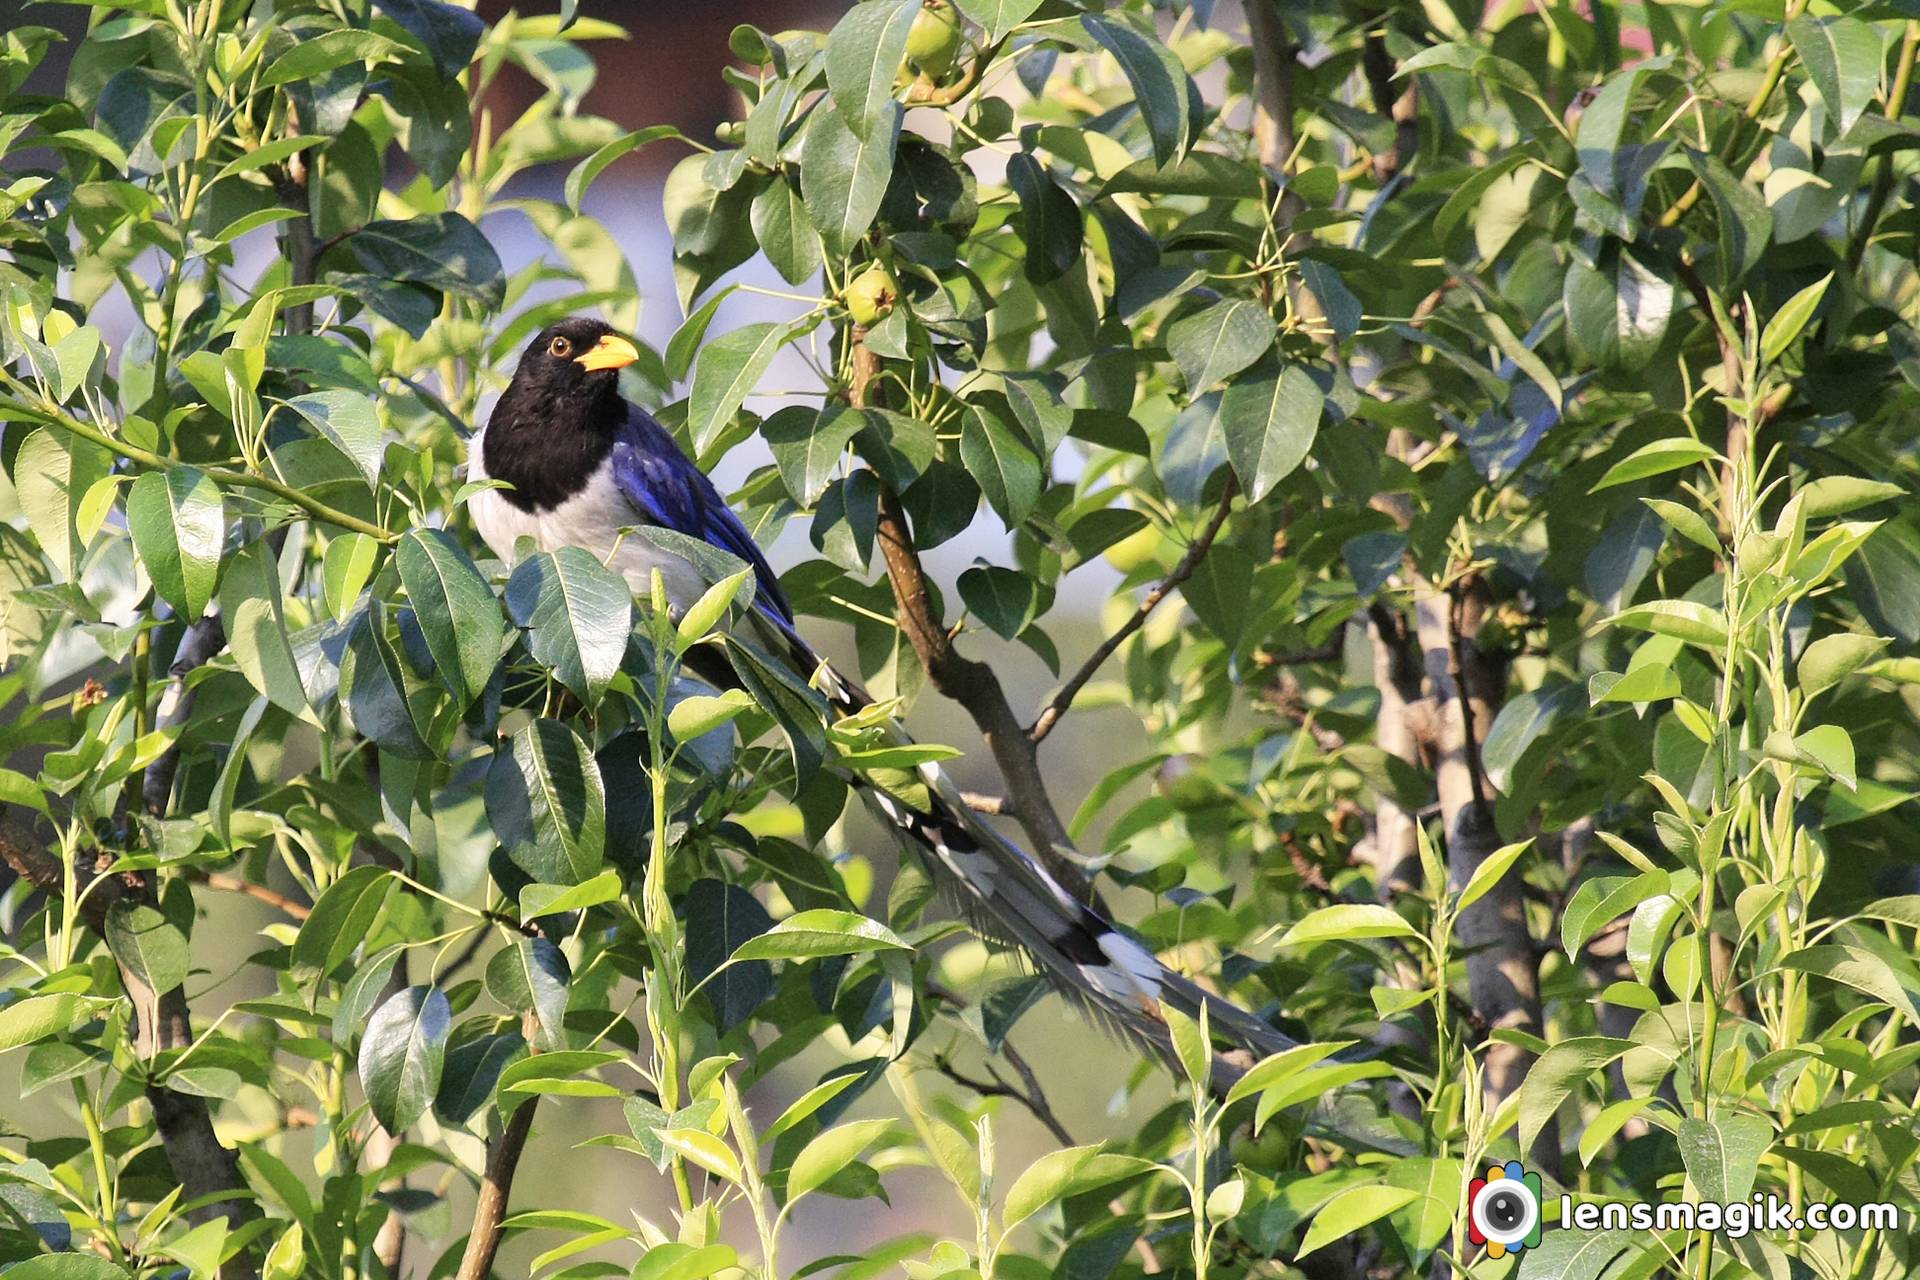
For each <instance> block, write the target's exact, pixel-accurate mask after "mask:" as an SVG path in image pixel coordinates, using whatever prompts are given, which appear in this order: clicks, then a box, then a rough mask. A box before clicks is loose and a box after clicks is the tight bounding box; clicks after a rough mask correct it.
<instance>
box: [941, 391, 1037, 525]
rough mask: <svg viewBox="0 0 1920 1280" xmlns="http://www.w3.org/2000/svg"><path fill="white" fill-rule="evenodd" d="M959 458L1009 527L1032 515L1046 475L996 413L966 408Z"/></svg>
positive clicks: (1032, 453) (989, 502) (976, 406)
mask: <svg viewBox="0 0 1920 1280" xmlns="http://www.w3.org/2000/svg"><path fill="white" fill-rule="evenodd" d="M960 458H961V461H962V462H964V463H965V464H966V467H967V470H968V471H969V472H971V473H972V475H973V478H974V480H975V481H976V482H978V483H979V485H980V492H981V493H983V494H985V495H986V499H987V502H988V504H989V505H991V506H992V507H993V509H994V511H996V512H997V513H999V516H1000V518H1001V519H1002V520H1004V521H1006V523H1007V527H1008V528H1010V529H1011V528H1014V527H1015V526H1017V525H1019V524H1020V522H1021V521H1023V520H1025V519H1026V518H1027V516H1028V515H1029V514H1031V513H1032V511H1033V509H1034V507H1035V506H1036V505H1037V504H1038V503H1039V501H1040V492H1041V489H1042V488H1043V486H1044V485H1045V476H1044V474H1043V468H1042V465H1041V462H1040V459H1039V458H1038V457H1036V456H1035V455H1034V452H1033V450H1032V449H1031V448H1029V447H1028V445H1027V443H1026V441H1024V440H1022V439H1021V438H1020V437H1019V436H1018V435H1016V434H1015V433H1014V431H1013V429H1012V428H1011V427H1009V426H1008V425H1007V424H1006V423H1005V422H1004V421H1003V420H1002V419H1001V418H1000V416H999V415H998V414H995V413H991V412H988V411H987V410H984V409H982V408H980V407H979V406H978V405H969V406H968V407H967V412H966V417H965V419H964V420H963V425H962V426H961V428H960Z"/></svg>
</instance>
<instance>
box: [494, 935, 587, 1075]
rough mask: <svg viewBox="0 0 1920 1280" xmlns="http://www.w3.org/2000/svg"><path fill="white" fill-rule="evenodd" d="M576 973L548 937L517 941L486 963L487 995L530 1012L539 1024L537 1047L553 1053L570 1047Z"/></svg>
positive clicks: (517, 939)
mask: <svg viewBox="0 0 1920 1280" xmlns="http://www.w3.org/2000/svg"><path fill="white" fill-rule="evenodd" d="M572 981H573V970H572V968H571V966H569V965H568V964H567V958H566V956H565V955H563V954H561V951H560V948H558V947H556V946H554V945H553V943H551V942H549V941H548V940H547V939H545V938H526V937H519V938H515V939H514V940H513V941H512V943H510V944H509V945H508V946H506V947H504V948H502V949H501V950H500V951H498V952H496V953H495V954H494V957H493V959H491V960H489V961H488V962H487V972H486V987H487V994H488V995H490V996H492V997H493V998H494V999H495V1000H498V1001H499V1002H500V1003H501V1004H503V1005H505V1006H506V1007H507V1008H509V1009H511V1010H513V1011H514V1012H515V1013H531V1014H533V1015H534V1017H535V1020H536V1021H538V1023H539V1025H540V1030H539V1033H538V1034H537V1035H536V1036H535V1037H534V1047H535V1048H536V1049H538V1050H539V1051H540V1052H542V1053H551V1052H553V1051H555V1050H558V1049H564V1048H566V1047H567V1033H566V1027H565V1023H566V1016H567V987H568V984H570V983H571V982H572Z"/></svg>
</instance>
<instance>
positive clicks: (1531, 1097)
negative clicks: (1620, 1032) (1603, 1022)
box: [1519, 1036, 1633, 1151]
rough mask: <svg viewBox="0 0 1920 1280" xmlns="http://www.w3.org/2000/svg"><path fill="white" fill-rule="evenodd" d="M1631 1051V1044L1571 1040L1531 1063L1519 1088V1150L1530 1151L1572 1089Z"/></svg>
mask: <svg viewBox="0 0 1920 1280" xmlns="http://www.w3.org/2000/svg"><path fill="white" fill-rule="evenodd" d="M1631 1048H1633V1041H1631V1040H1614V1039H1611V1038H1609V1037H1607V1036H1574V1037H1572V1038H1571V1039H1567V1040H1562V1041H1560V1043H1558V1044H1556V1045H1553V1046H1552V1047H1551V1048H1549V1049H1548V1050H1547V1051H1546V1052H1545V1053H1543V1054H1541V1055H1540V1056H1539V1057H1538V1058H1537V1059H1535V1060H1534V1064H1533V1066H1532V1067H1531V1068H1529V1069H1528V1071H1527V1078H1526V1081H1525V1082H1524V1083H1523V1084H1521V1086H1520V1094H1519V1097H1520V1149H1521V1150H1522V1151H1531V1150H1532V1149H1533V1141H1534V1139H1535V1138H1537V1137H1539V1136H1540V1131H1541V1130H1542V1129H1544V1128H1545V1127H1546V1125H1547V1122H1548V1121H1549V1120H1551V1119H1553V1114H1554V1112H1556V1111H1558V1110H1559V1109H1560V1104H1561V1103H1563V1102H1565V1101H1566V1100H1567V1098H1568V1096H1569V1095H1570V1094H1572V1093H1573V1091H1574V1089H1575V1088H1576V1087H1577V1086H1578V1085H1579V1084H1580V1083H1581V1082H1582V1081H1584V1080H1585V1079H1587V1077H1588V1076H1590V1075H1592V1074H1593V1073H1594V1072H1595V1071H1598V1070H1599V1069H1600V1068H1602V1067H1604V1066H1606V1065H1607V1064H1608V1063H1610V1062H1612V1061H1613V1060H1614V1059H1615V1058H1618V1057H1619V1056H1620V1055H1621V1054H1623V1053H1625V1052H1626V1051H1627V1050H1629V1049H1631Z"/></svg>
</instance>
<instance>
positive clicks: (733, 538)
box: [608, 404, 799, 641]
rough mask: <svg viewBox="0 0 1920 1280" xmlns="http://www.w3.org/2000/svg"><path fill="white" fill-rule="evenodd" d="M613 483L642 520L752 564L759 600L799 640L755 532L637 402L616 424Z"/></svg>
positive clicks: (758, 604) (788, 606) (790, 611)
mask: <svg viewBox="0 0 1920 1280" xmlns="http://www.w3.org/2000/svg"><path fill="white" fill-rule="evenodd" d="M608 461H609V463H610V464H611V466H612V467H613V478H614V483H615V484H617V485H618V486H619V488H620V492H621V493H622V494H623V495H625V497H626V499H627V501H628V502H631V503H632V504H633V507H634V510H635V511H637V512H639V514H640V516H641V521H640V522H641V523H644V524H651V525H658V526H660V527H661V528H663V529H672V530H673V531H674V532H675V533H684V534H686V535H687V536H688V537H690V538H698V539H700V540H701V541H702V542H706V543H709V544H711V545H713V546H715V547H718V548H720V550H722V551H725V552H727V553H728V554H730V555H735V556H738V557H739V558H740V559H742V560H745V561H746V562H747V563H748V564H750V565H752V566H753V576H754V580H755V584H754V585H755V587H756V590H755V592H754V605H755V606H756V607H757V608H759V609H760V610H761V611H762V612H763V613H765V614H766V615H767V616H768V617H769V618H770V619H772V620H773V621H774V622H775V623H776V624H777V625H778V626H779V629H780V630H781V631H782V632H784V633H785V634H786V635H788V636H789V637H791V638H792V639H794V640H796V641H797V640H799V636H798V635H797V634H795V632H794V626H793V606H792V605H791V604H789V603H788V602H787V596H786V592H784V591H782V590H781V589H780V580H779V579H778V578H776V577H775V576H774V573H773V566H771V565H769V564H768V563H767V558H766V556H765V555H763V554H761V551H760V547H759V544H758V543H756V542H754V540H753V535H752V534H750V533H748V532H747V527H746V526H745V525H743V524H741V523H740V517H739V516H737V515H735V514H734V513H733V508H731V507H729V506H728V505H727V502H726V499H724V498H722V497H721V496H720V492H719V490H717V489H715V488H714V487H713V481H711V480H709V479H707V476H706V473H705V472H703V471H701V470H700V468H698V467H696V466H694V465H693V462H692V461H691V460H690V459H689V458H688V457H687V455H686V454H684V453H682V452H681V451H680V446H679V445H678V444H677V443H676V442H675V441H674V438H673V437H672V436H671V435H669V434H667V430H666V428H665V427H662V426H661V425H660V424H659V423H658V422H655V421H654V420H653V418H652V416H651V415H649V414H648V413H647V412H646V411H645V410H644V409H641V408H639V407H638V406H637V405H632V404H629V405H628V406H627V416H626V419H625V420H624V421H623V422H621V424H620V425H619V426H618V427H616V428H615V429H614V437H613V453H612V456H611V457H610V458H609V460H608Z"/></svg>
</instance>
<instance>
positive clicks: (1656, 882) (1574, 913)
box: [1560, 870, 1670, 958]
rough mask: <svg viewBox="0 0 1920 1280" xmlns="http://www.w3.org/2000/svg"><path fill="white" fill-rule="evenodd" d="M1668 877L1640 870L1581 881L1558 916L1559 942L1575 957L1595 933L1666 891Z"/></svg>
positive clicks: (1662, 873)
mask: <svg viewBox="0 0 1920 1280" xmlns="http://www.w3.org/2000/svg"><path fill="white" fill-rule="evenodd" d="M1669 884H1670V879H1669V877H1668V875H1667V873H1666V872H1664V871H1659V870H1654V871H1643V872H1641V873H1640V874H1639V875H1634V876H1594V877H1593V878H1591V879H1589V880H1584V881H1582V882H1581V884H1580V886H1579V888H1577V889H1575V890H1574V892H1573V896H1572V897H1571V898H1569V899H1568V900H1567V905H1566V908H1565V910H1564V911H1562V912H1561V916H1560V945H1561V946H1562V947H1563V948H1565V950H1566V953H1567V955H1568V956H1570V957H1575V958H1577V957H1578V956H1579V954H1580V948H1582V947H1584V946H1586V945H1587V942H1588V941H1589V940H1590V939H1591V938H1592V937H1593V935H1594V934H1596V933H1599V932H1600V931H1601V930H1602V929H1604V928H1606V927H1607V926H1608V925H1609V924H1611V923H1613V922H1614V921H1615V920H1618V919H1619V918H1620V917H1621V916H1623V915H1625V914H1626V913H1627V912H1629V911H1633V910H1634V909H1635V908H1637V907H1638V906H1639V905H1640V904H1641V903H1643V902H1647V901H1650V900H1652V899H1654V898H1657V897H1659V896H1660V895H1662V894H1664V893H1666V892H1667V890H1668V887H1669Z"/></svg>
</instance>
